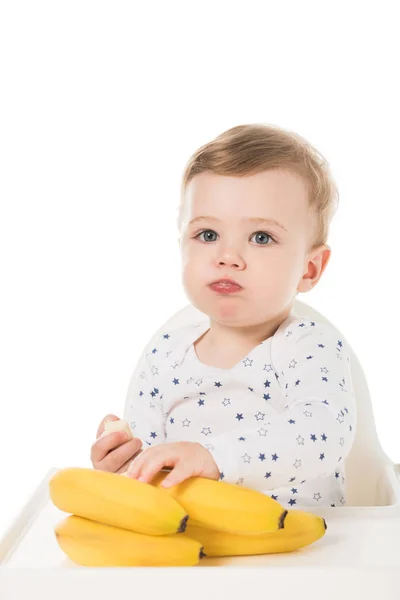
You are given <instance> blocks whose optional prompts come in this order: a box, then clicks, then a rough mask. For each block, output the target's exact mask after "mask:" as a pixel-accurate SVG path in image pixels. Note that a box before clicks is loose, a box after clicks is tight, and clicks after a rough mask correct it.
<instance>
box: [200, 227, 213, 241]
mask: <svg viewBox="0 0 400 600" xmlns="http://www.w3.org/2000/svg"><path fill="white" fill-rule="evenodd" d="M205 233H206V234H207V237H206V239H203V241H205V242H214V241H215V240H212V239H210V234H211V236H212V235H217V234H216V232H215V231H213V230H212V229H204V231H200V233H198V234H197V235H196V236H195V238H200V236H202V235H203V234H205Z"/></svg>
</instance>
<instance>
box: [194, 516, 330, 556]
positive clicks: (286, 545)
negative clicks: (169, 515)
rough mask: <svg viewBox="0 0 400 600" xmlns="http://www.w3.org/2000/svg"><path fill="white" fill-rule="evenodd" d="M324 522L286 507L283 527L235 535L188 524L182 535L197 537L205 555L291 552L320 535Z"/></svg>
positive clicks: (319, 518) (318, 537)
mask: <svg viewBox="0 0 400 600" xmlns="http://www.w3.org/2000/svg"><path fill="white" fill-rule="evenodd" d="M325 531H326V523H325V520H324V519H323V518H322V517H319V516H317V515H313V514H311V513H307V512H304V511H300V510H290V511H289V512H288V514H287V516H286V519H285V527H284V529H279V530H278V531H273V532H271V533H264V534H261V535H237V534H234V533H226V532H223V531H213V530H211V529H206V528H204V527H197V526H194V525H188V527H187V528H186V531H185V533H184V534H183V535H184V536H186V535H187V536H190V537H191V538H193V539H196V540H199V541H200V542H201V543H202V545H203V546H204V552H205V554H206V556H244V555H248V554H275V553H280V552H292V551H293V550H298V549H299V548H303V547H304V546H308V545H310V544H312V543H313V542H315V541H317V540H319V539H320V538H322V536H323V535H324V534H325Z"/></svg>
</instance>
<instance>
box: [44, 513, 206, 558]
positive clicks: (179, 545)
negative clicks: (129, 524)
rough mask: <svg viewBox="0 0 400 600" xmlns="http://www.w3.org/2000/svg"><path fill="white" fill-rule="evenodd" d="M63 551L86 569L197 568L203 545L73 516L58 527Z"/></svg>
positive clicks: (58, 536)
mask: <svg viewBox="0 0 400 600" xmlns="http://www.w3.org/2000/svg"><path fill="white" fill-rule="evenodd" d="M54 533H55V535H56V539H57V543H58V545H59V546H60V548H61V550H62V551H63V552H64V553H65V554H66V555H67V556H68V558H70V559H71V560H72V561H73V562H75V563H77V564H78V565H83V566H86V567H133V566H160V567H162V566H181V567H184V566H194V565H196V564H197V563H198V562H199V559H200V558H202V557H203V556H204V554H203V552H202V545H201V544H200V542H198V541H196V540H192V539H191V538H190V537H188V536H186V537H183V535H182V534H178V533H174V534H170V535H161V536H160V535H159V536H153V535H143V534H141V533H135V532H133V531H128V530H127V529H119V528H117V527H112V526H110V525H104V524H102V523H96V522H95V521H90V520H89V519H84V518H83V517H77V516H76V515H70V516H69V517H66V518H65V519H64V520H63V521H61V522H60V523H58V524H57V525H56V526H55V528H54Z"/></svg>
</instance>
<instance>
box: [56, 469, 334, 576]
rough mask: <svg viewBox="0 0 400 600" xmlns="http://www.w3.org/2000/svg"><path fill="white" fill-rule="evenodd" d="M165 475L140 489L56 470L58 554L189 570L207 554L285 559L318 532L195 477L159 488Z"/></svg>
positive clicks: (308, 517) (90, 561) (98, 475)
mask: <svg viewBox="0 0 400 600" xmlns="http://www.w3.org/2000/svg"><path fill="white" fill-rule="evenodd" d="M165 476H166V473H165V472H164V471H161V472H160V473H158V474H157V475H156V477H155V478H154V479H153V481H152V482H151V484H147V483H143V482H140V481H137V480H135V479H130V478H129V477H122V476H121V475H117V474H115V473H107V472H104V471H98V470H94V469H86V468H80V467H71V468H66V469H62V470H60V471H58V472H57V473H56V474H55V475H54V476H53V477H52V479H51V480H50V482H49V491H50V498H51V500H52V502H53V504H54V505H55V506H56V507H57V508H59V509H60V510H61V511H64V512H66V513H71V514H70V516H68V517H66V518H65V519H64V520H63V521H61V522H60V523H59V524H58V525H57V526H56V527H55V535H56V539H57V542H58V544H59V546H60V548H61V549H62V550H63V551H64V552H65V554H66V555H67V556H68V557H69V558H70V559H71V560H73V561H74V562H76V563H77V564H81V565H85V566H147V565H149V566H194V565H196V564H198V562H199V560H200V559H201V558H202V557H203V556H207V555H208V556H237V555H245V554H269V553H276V552H290V551H293V550H297V549H298V548H302V547H304V546H306V545H309V544H311V543H313V542H314V541H316V540H318V539H319V538H321V537H322V536H323V535H324V533H325V530H326V524H325V521H324V519H322V518H321V517H318V516H316V515H313V514H311V513H306V512H303V511H299V510H292V511H290V512H288V511H287V510H285V509H284V508H283V507H282V506H281V504H279V503H278V502H277V501H276V500H273V499H272V498H271V497H270V496H267V495H265V494H262V493H260V492H256V491H254V490H250V489H248V488H242V487H238V486H235V485H233V484H228V483H224V482H222V481H212V480H209V479H205V478H202V477H192V478H191V479H188V480H186V481H184V482H182V483H180V484H178V485H175V486H172V487H171V488H162V487H161V482H162V480H163V479H164V477H165ZM189 517H190V518H189ZM188 519H189V520H188Z"/></svg>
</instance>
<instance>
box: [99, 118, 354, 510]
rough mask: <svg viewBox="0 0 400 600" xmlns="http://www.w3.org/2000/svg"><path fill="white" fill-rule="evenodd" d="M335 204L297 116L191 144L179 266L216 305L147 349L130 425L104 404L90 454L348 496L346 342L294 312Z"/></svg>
mask: <svg viewBox="0 0 400 600" xmlns="http://www.w3.org/2000/svg"><path fill="white" fill-rule="evenodd" d="M336 207H337V189H336V186H335V183H334V181H333V179H332V177H331V174H330V170H329V167H328V164H327V162H326V161H325V160H324V159H323V157H322V156H321V155H320V154H319V153H318V152H317V151H316V150H315V149H314V148H313V147H312V146H311V145H310V144H309V143H308V142H307V141H306V140H304V139H303V138H301V137H300V136H299V135H297V134H295V133H293V132H289V131H285V130H283V129H281V128H278V127H272V126H268V125H241V126H237V127H233V128H232V129H229V130H228V131H226V132H224V133H222V134H221V135H219V136H218V137H217V138H216V139H214V140H212V141H211V142H210V143H208V144H205V145H204V146H202V147H201V148H199V150H197V152H195V153H194V154H193V155H192V157H191V158H190V160H189V162H188V164H187V166H186V169H185V171H184V174H183V181H182V189H181V203H180V209H179V217H178V228H179V233H180V239H179V244H180V249H181V256H182V279H183V286H184V289H185V293H186V294H187V297H188V298H189V300H190V302H191V304H192V305H193V306H194V307H196V308H197V309H198V310H200V311H201V312H202V313H204V315H206V316H207V317H208V319H207V320H205V321H204V320H203V321H202V322H200V323H199V321H197V323H193V324H190V325H185V326H181V327H180V328H177V329H174V330H171V331H170V330H167V329H166V330H165V331H163V332H162V334H161V335H159V336H158V338H157V339H156V340H155V341H154V340H152V341H151V346H150V345H148V346H147V347H146V348H145V349H144V351H143V354H142V357H141V359H140V367H139V370H138V376H137V377H136V376H134V377H133V378H132V380H131V382H130V385H129V389H128V394H127V399H126V405H125V412H124V419H125V420H126V421H128V423H129V425H130V427H131V429H132V431H133V434H134V437H133V439H130V437H132V436H130V434H129V433H128V432H114V433H109V434H107V435H103V436H102V435H101V434H102V433H103V431H104V420H103V421H102V423H101V424H100V426H99V429H98V432H97V436H98V439H97V441H96V442H95V444H93V446H92V451H91V461H92V464H93V466H94V468H96V469H102V470H107V471H113V472H116V473H125V474H126V475H128V476H129V477H134V478H137V479H140V480H141V481H145V482H150V481H151V479H152V477H154V475H155V474H156V473H157V472H158V471H160V470H161V469H165V468H169V469H170V473H169V474H168V475H167V477H166V478H165V480H164V485H166V486H168V485H174V484H177V483H179V482H181V481H184V480H185V479H187V478H189V477H192V476H201V477H207V478H210V479H215V480H222V481H224V482H228V483H233V484H237V485H239V486H245V487H249V488H253V489H256V490H259V491H261V492H263V493H266V494H269V495H271V496H272V497H273V498H275V499H277V500H278V501H279V502H280V503H281V504H282V505H283V506H285V507H295V508H296V507H302V508H303V507H310V506H311V507H313V506H314V507H315V506H321V505H324V506H343V505H344V504H345V503H346V490H345V477H344V462H345V459H346V457H347V455H348V454H349V451H350V449H351V447H352V444H353V440H354V435H355V428H356V407H355V396H354V390H353V387H352V381H351V372H350V357H349V353H348V350H347V348H346V345H345V344H344V342H343V340H341V339H338V338H339V337H340V336H338V334H337V332H336V330H335V329H334V328H333V327H331V326H329V325H327V324H325V323H322V322H315V321H313V320H312V319H311V318H310V317H308V316H307V315H306V314H305V315H302V316H301V317H299V316H296V315H295V314H294V312H293V303H294V301H295V299H296V295H297V294H298V293H299V292H302V293H305V292H308V291H309V290H311V289H312V288H313V287H314V286H315V285H316V284H317V283H318V281H319V279H320V277H321V275H322V273H323V272H324V270H325V268H326V266H327V264H328V261H329V258H330V253H331V250H330V247H329V246H328V245H327V243H326V241H327V237H328V228H329V224H330V221H331V219H332V217H333V215H334V212H335V211H336ZM109 418H111V419H117V418H118V417H115V416H114V415H111V416H110V417H109Z"/></svg>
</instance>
